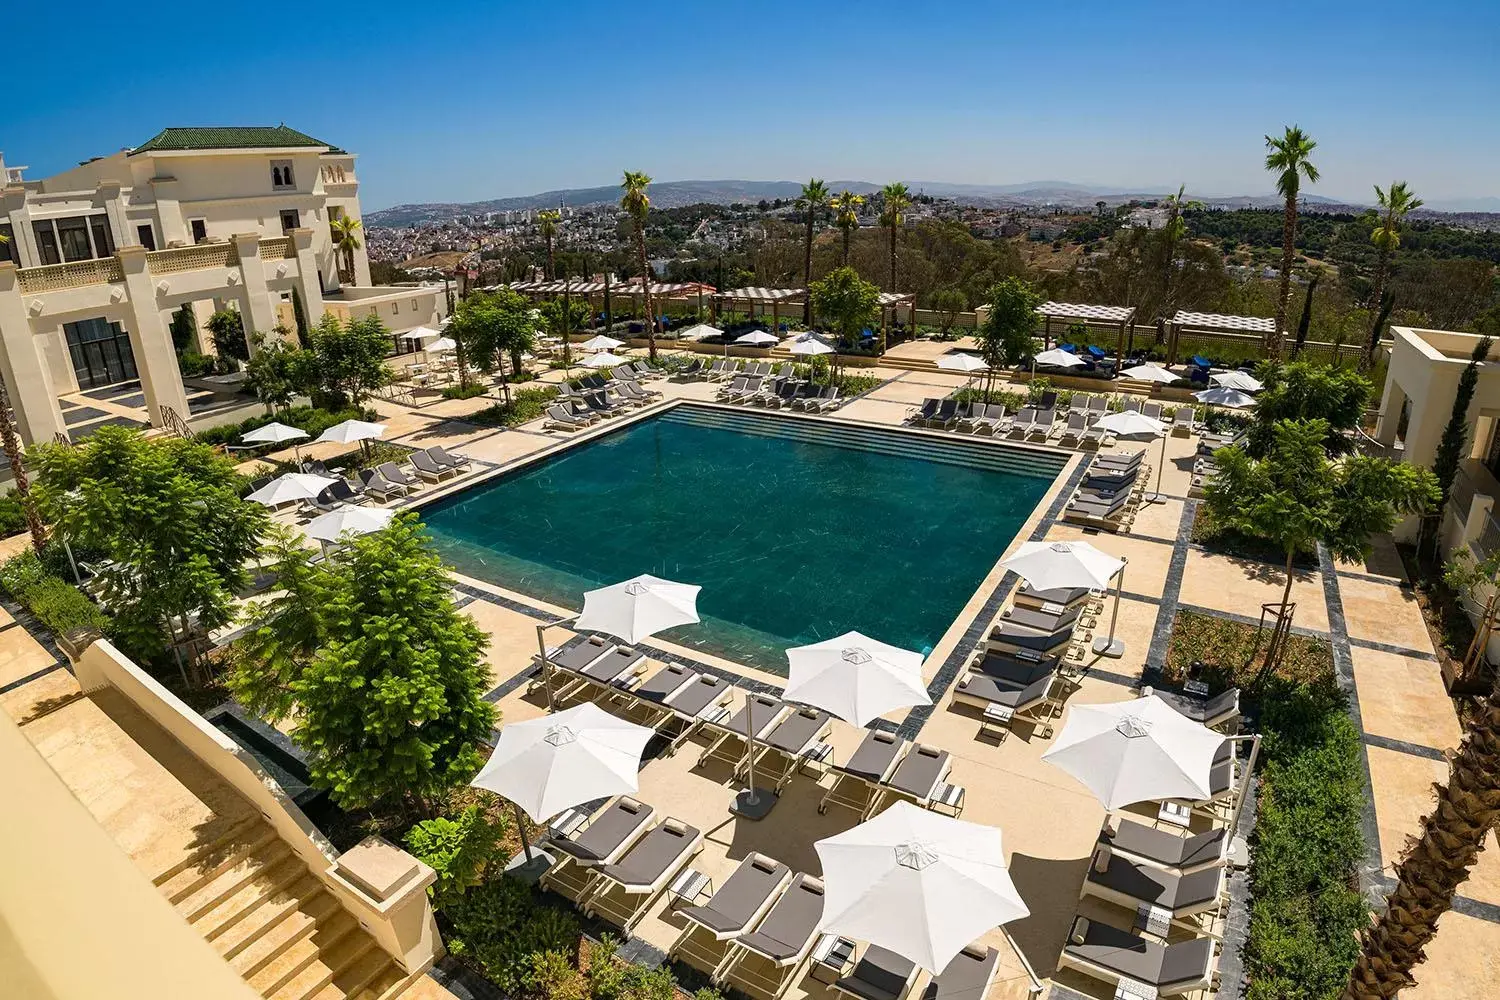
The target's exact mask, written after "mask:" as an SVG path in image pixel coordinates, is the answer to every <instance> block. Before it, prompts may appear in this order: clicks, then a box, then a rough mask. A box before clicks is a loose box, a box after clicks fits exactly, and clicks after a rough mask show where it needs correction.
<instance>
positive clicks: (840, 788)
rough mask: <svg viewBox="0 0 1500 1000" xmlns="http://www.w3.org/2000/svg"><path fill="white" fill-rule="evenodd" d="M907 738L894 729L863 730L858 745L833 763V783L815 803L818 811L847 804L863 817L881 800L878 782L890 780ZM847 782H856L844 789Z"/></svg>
mask: <svg viewBox="0 0 1500 1000" xmlns="http://www.w3.org/2000/svg"><path fill="white" fill-rule="evenodd" d="M907 745H908V744H907V742H906V741H905V740H904V739H902V738H901V737H899V736H897V735H896V734H895V733H888V732H885V731H884V730H881V729H872V730H870V731H869V732H867V733H865V738H864V739H863V740H860V743H859V746H858V747H857V748H856V749H855V751H854V753H853V754H851V755H850V757H849V759H848V760H847V761H845V762H844V763H843V764H835V765H834V767H833V772H834V779H833V785H832V786H830V787H829V789H828V791H827V793H825V794H824V796H823V799H822V801H821V802H819V803H818V812H819V813H826V812H828V807H829V806H830V805H839V806H847V807H849V808H850V809H853V810H855V811H857V812H858V813H859V814H860V818H861V819H865V818H867V817H868V815H869V811H870V809H872V808H873V807H874V806H875V805H876V804H877V803H878V802H879V800H880V786H881V785H882V784H884V783H885V782H887V781H889V780H890V777H891V773H892V772H893V771H895V770H896V767H897V765H898V764H899V763H900V761H901V754H902V753H903V752H904V751H905V750H906V747H907ZM846 785H853V786H855V788H854V789H852V790H849V791H846V790H845V786H846Z"/></svg>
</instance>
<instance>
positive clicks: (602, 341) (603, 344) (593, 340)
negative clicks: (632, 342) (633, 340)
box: [578, 333, 625, 351]
mask: <svg viewBox="0 0 1500 1000" xmlns="http://www.w3.org/2000/svg"><path fill="white" fill-rule="evenodd" d="M624 343H625V341H623V340H616V339H615V338H613V337H606V336H605V335H604V334H602V333H601V334H598V335H596V336H593V337H590V338H589V339H588V340H585V341H584V342H583V343H581V344H579V345H578V349H579V350H580V351H612V350H614V349H615V348H616V347H619V346H620V345H622V344H624Z"/></svg>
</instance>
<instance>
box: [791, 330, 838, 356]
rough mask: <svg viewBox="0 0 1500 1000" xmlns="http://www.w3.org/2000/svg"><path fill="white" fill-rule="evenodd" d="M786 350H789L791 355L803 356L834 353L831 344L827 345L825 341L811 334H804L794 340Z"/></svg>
mask: <svg viewBox="0 0 1500 1000" xmlns="http://www.w3.org/2000/svg"><path fill="white" fill-rule="evenodd" d="M788 350H790V351H791V352H792V353H793V354H803V355H807V356H813V355H818V354H833V353H834V348H833V345H832V344H830V343H828V342H827V341H826V340H823V339H821V338H819V337H816V336H814V335H813V334H811V333H804V334H802V335H801V336H800V337H798V338H797V339H796V340H794V341H792V346H791V347H790V348H788Z"/></svg>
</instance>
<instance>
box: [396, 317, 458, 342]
mask: <svg viewBox="0 0 1500 1000" xmlns="http://www.w3.org/2000/svg"><path fill="white" fill-rule="evenodd" d="M444 325H445V326H446V325H447V323H446V321H445V322H444ZM397 336H398V337H400V338H401V339H402V340H411V341H417V340H431V339H432V338H434V337H441V336H442V334H441V333H440V332H438V331H437V330H434V329H433V328H432V327H430V326H419V327H417V328H416V329H415V330H407V331H406V332H405V333H401V334H397Z"/></svg>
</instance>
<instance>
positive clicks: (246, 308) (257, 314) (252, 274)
mask: <svg viewBox="0 0 1500 1000" xmlns="http://www.w3.org/2000/svg"><path fill="white" fill-rule="evenodd" d="M230 240H231V241H232V242H233V243H234V248H235V250H236V251H238V253H239V258H240V318H241V319H242V320H243V321H244V324H245V340H246V341H247V343H248V344H249V348H250V356H251V357H252V358H253V357H255V352H256V351H258V350H259V349H260V348H259V346H258V345H257V344H256V343H255V336H254V335H255V334H257V333H259V334H264V335H265V336H267V337H269V336H271V331H272V330H274V329H275V328H276V303H275V302H273V301H271V291H270V289H268V288H267V287H266V265H265V263H264V262H263V261H262V260H261V259H260V234H259V233H235V234H234V235H233V236H231V237H230Z"/></svg>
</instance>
